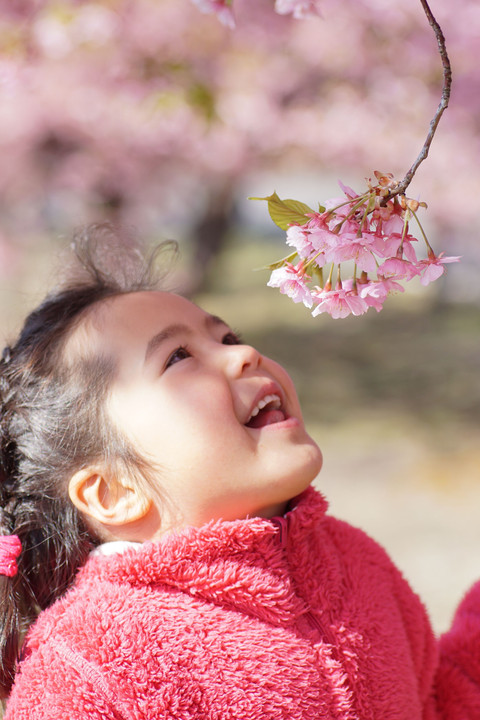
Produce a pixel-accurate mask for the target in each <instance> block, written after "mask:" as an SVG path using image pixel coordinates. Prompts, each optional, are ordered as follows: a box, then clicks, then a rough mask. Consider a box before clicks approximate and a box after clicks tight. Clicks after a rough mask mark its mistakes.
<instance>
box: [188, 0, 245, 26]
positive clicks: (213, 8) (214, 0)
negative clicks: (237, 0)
mask: <svg viewBox="0 0 480 720" xmlns="http://www.w3.org/2000/svg"><path fill="white" fill-rule="evenodd" d="M193 2H194V3H195V5H196V6H197V7H198V9H199V10H200V11H201V12H204V13H215V14H216V16H217V17H218V19H219V20H220V22H221V23H222V24H223V25H225V26H226V27H229V28H234V27H235V17H234V15H233V10H232V0H193Z"/></svg>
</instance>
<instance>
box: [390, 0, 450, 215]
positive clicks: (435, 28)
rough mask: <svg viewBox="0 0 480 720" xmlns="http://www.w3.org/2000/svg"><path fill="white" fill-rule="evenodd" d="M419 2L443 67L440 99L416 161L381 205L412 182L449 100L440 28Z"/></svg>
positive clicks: (424, 0) (424, 1) (447, 67)
mask: <svg viewBox="0 0 480 720" xmlns="http://www.w3.org/2000/svg"><path fill="white" fill-rule="evenodd" d="M420 2H421V4H422V7H423V10H424V12H425V15H426V16H427V19H428V22H429V24H430V26H431V27H432V29H433V32H434V33H435V37H436V38H437V44H438V52H439V53H440V57H441V60H442V65H443V88H442V97H441V100H440V103H439V105H438V108H437V111H436V113H435V115H434V116H433V118H432V120H431V122H430V128H429V131H428V134H427V137H426V139H425V142H424V144H423V147H422V149H421V151H420V153H419V155H418V157H417V159H416V160H415V162H414V163H413V165H412V167H411V168H410V170H409V171H408V172H407V174H406V175H405V177H404V178H403V180H402V181H401V182H399V183H398V185H397V186H396V187H395V188H394V189H393V190H392V191H391V192H390V193H389V195H388V196H387V197H385V198H384V200H383V202H382V204H384V203H386V202H387V201H388V200H389V199H390V198H392V197H394V196H395V195H404V194H405V190H406V189H407V187H408V186H409V185H410V183H411V182H412V180H413V177H414V175H415V173H416V172H417V170H418V167H419V165H420V163H422V162H423V161H424V160H425V158H426V157H427V156H428V151H429V150H430V145H431V144H432V140H433V136H434V135H435V132H436V130H437V126H438V123H439V122H440V118H441V117H442V115H443V113H444V111H445V110H446V109H447V107H448V101H449V99H450V91H451V87H452V68H451V65H450V60H449V58H448V54H447V47H446V43H445V37H444V35H443V32H442V28H441V27H440V25H439V24H438V22H437V20H436V19H435V17H434V16H433V13H432V11H431V10H430V7H429V5H428V3H427V0H420Z"/></svg>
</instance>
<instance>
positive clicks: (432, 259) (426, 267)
mask: <svg viewBox="0 0 480 720" xmlns="http://www.w3.org/2000/svg"><path fill="white" fill-rule="evenodd" d="M444 255H445V253H443V252H441V253H440V255H435V254H434V253H429V255H428V258H427V259H426V260H420V262H419V263H418V265H417V268H418V269H419V271H420V273H421V275H422V276H421V278H420V282H421V284H422V285H428V284H429V283H431V282H433V281H434V280H437V279H438V278H439V277H440V276H441V275H443V273H444V272H445V270H446V268H445V267H443V266H444V265H445V264H446V263H452V262H459V261H460V256H453V255H449V256H448V255H447V256H446V257H444Z"/></svg>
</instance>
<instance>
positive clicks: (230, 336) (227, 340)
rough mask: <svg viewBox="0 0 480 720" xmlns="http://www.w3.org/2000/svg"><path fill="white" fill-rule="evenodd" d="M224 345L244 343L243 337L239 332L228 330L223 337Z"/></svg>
mask: <svg viewBox="0 0 480 720" xmlns="http://www.w3.org/2000/svg"><path fill="white" fill-rule="evenodd" d="M222 343H223V345H242V338H241V337H240V335H239V334H238V333H235V332H232V331H230V332H228V333H227V334H226V335H224V336H223V338H222Z"/></svg>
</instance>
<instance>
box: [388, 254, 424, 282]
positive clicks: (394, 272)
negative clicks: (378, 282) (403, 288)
mask: <svg viewBox="0 0 480 720" xmlns="http://www.w3.org/2000/svg"><path fill="white" fill-rule="evenodd" d="M380 271H381V273H382V275H383V276H384V277H390V278H393V277H396V278H397V279H400V280H411V279H412V278H413V277H415V275H419V274H420V271H419V270H418V269H417V267H416V265H414V264H413V263H411V262H410V261H409V260H403V259H400V258H389V259H388V260H385V262H384V263H383V264H382V265H381V266H380Z"/></svg>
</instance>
